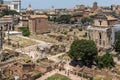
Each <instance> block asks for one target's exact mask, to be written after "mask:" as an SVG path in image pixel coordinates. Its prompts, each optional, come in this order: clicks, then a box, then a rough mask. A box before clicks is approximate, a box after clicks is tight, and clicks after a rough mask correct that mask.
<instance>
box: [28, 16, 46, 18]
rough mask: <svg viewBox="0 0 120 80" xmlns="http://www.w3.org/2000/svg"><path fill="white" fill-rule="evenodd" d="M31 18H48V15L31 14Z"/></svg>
mask: <svg viewBox="0 0 120 80" xmlns="http://www.w3.org/2000/svg"><path fill="white" fill-rule="evenodd" d="M30 18H48V16H46V15H30Z"/></svg>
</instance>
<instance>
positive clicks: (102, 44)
mask: <svg viewBox="0 0 120 80" xmlns="http://www.w3.org/2000/svg"><path fill="white" fill-rule="evenodd" d="M93 22H94V24H93V25H92V26H89V27H88V29H87V30H88V31H87V32H88V38H89V39H90V40H93V41H94V42H95V43H96V45H97V47H98V49H99V50H101V49H102V50H107V49H110V48H112V46H113V45H114V42H115V38H116V37H115V35H116V34H115V33H116V32H117V30H118V28H120V25H116V24H117V19H116V18H114V17H113V16H110V15H105V14H102V13H100V14H97V15H96V17H95V19H94V21H93ZM116 29H117V30H116ZM119 30H120V29H119ZM119 30H118V31H119Z"/></svg>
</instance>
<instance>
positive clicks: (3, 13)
mask: <svg viewBox="0 0 120 80" xmlns="http://www.w3.org/2000/svg"><path fill="white" fill-rule="evenodd" d="M1 14H2V15H14V14H16V15H19V13H18V12H17V11H15V10H9V9H5V10H3V11H2V13H1Z"/></svg>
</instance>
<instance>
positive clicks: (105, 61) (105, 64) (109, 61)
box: [97, 53, 115, 68]
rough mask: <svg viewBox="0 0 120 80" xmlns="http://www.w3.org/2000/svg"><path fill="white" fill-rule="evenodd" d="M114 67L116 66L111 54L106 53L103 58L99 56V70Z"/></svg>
mask: <svg viewBox="0 0 120 80" xmlns="http://www.w3.org/2000/svg"><path fill="white" fill-rule="evenodd" d="M114 65H115V62H114V60H113V58H112V56H111V55H110V54H109V53H106V54H104V55H103V56H99V57H98V58H97V66H98V68H111V67H113V66H114Z"/></svg>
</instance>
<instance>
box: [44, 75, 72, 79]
mask: <svg viewBox="0 0 120 80" xmlns="http://www.w3.org/2000/svg"><path fill="white" fill-rule="evenodd" d="M46 80H70V79H69V78H68V77H67V76H63V75H61V74H55V75H53V76H51V77H48V78H47V79H46Z"/></svg>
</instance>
